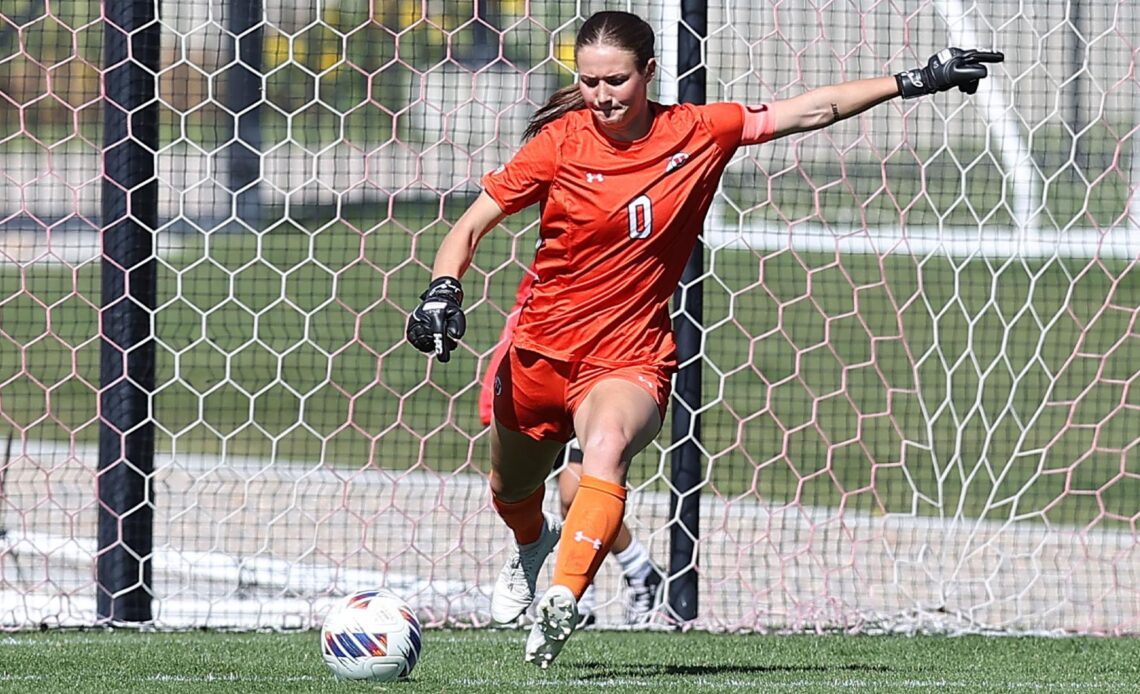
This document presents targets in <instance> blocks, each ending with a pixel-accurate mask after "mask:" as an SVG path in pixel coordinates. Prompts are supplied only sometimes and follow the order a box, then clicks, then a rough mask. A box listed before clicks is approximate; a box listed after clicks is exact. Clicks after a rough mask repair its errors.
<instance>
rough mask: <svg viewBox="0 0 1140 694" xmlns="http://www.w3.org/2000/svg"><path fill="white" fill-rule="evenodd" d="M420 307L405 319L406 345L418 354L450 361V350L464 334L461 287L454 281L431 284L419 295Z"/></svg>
mask: <svg viewBox="0 0 1140 694" xmlns="http://www.w3.org/2000/svg"><path fill="white" fill-rule="evenodd" d="M420 299H421V303H420V305H419V306H417V307H416V310H414V311H412V315H410V316H408V342H411V343H412V346H413V347H415V348H416V349H418V350H419V351H421V352H427V353H432V352H434V353H435V355H436V357H437V358H438V359H439V360H440V361H442V362H446V361H450V360H451V350H453V349H455V348H456V347H458V346H459V343H458V342H457V340H458V339H459V338H461V337H463V333H465V332H467V317H466V316H464V315H463V308H462V307H461V304H462V303H463V285H461V284H459V280H457V279H455V278H454V277H439V278H437V279H434V280H432V281H431V284H429V285H428V288H427V291H426V292H424V293H423V294H421V295H420Z"/></svg>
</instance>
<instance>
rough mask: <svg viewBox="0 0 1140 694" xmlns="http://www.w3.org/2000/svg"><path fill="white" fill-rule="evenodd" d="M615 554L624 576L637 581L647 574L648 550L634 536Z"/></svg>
mask: <svg viewBox="0 0 1140 694" xmlns="http://www.w3.org/2000/svg"><path fill="white" fill-rule="evenodd" d="M616 556H617V560H618V563H619V564H621V572H622V574H623V575H624V576H625V577H626V578H628V579H632V580H635V581H638V580H642V579H644V578H645V577H646V576H648V575H649V568H650V565H649V550H647V549H646V548H645V545H643V544H641V541H639V540H638V539H637V538H636V537H635V538H633V542H630V543H629V547H626V548H625V549H624V550H622V551H621V552H618V553H617V555H616Z"/></svg>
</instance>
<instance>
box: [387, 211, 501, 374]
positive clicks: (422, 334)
mask: <svg viewBox="0 0 1140 694" xmlns="http://www.w3.org/2000/svg"><path fill="white" fill-rule="evenodd" d="M504 216H505V215H504V214H503V211H502V209H500V208H499V204H498V203H496V202H495V200H494V199H493V198H492V197H491V196H490V195H487V194H486V193H481V194H480V195H479V197H478V198H476V200H475V202H474V203H472V205H471V207H469V208H467V211H466V212H464V213H463V216H462V217H460V218H459V221H457V222H456V223H455V226H453V227H452V228H451V231H449V232H448V233H447V236H445V237H444V239H443V242H442V243H441V244H440V246H439V251H437V252H436V256H435V262H434V264H433V265H432V273H431V276H432V280H431V284H429V285H428V288H427V290H426V291H424V293H423V294H421V295H420V305H419V306H417V307H416V309H415V310H414V311H412V313H411V315H410V316H408V327H407V333H406V334H407V338H408V342H410V343H412V346H413V347H415V348H416V349H418V350H420V351H421V352H426V353H429V354H431V353H434V354H435V355H436V358H437V359H439V360H440V361H441V362H446V361H449V360H450V359H451V350H453V349H455V348H456V347H457V346H458V345H459V339H460V338H461V337H463V334H464V333H465V332H466V331H467V317H466V316H465V315H464V313H463V285H462V284H461V283H460V282H459V278H460V277H462V276H463V273H464V272H466V271H467V268H468V267H470V265H471V261H472V259H474V257H475V248H476V247H477V246H478V245H479V240H480V239H482V238H483V236H484V235H486V233H487V232H488V231H490V230H491V229H493V228H494V227H495V225H496V224H498V223H499V222H500V221H502V219H503V217H504Z"/></svg>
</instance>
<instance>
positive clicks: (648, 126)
mask: <svg viewBox="0 0 1140 694" xmlns="http://www.w3.org/2000/svg"><path fill="white" fill-rule="evenodd" d="M653 44H654V34H653V29H652V27H650V26H649V25H648V24H647V23H646V22H645V21H643V20H642V19H640V18H639V17H637V16H636V15H633V14H629V13H626V12H599V13H597V14H594V15H592V16H590V18H589V19H587V20H586V22H585V23H584V24H583V25H582V27H581V29H580V30H579V32H578V35H577V38H576V40H575V45H574V51H575V58H576V61H577V70H578V80H577V82H576V83H575V84H572V85H569V86H567V87H564V88H562V89H560V90H558V91H557V92H555V93H554V94H553V95H552V96H551V98H550V100H549V101H548V102H547V103H546V105H544V106H543V107H542V108H540V109H539V110H538V111H537V112H536V113H535V114H534V115H533V116H532V118H531V121H530V124H529V126H528V128H527V130H526V132H525V133H524V139H526V140H527V141H526V142H525V144H523V146H522V147H521V148H520V149H519V151H518V152H517V153H516V154H515V156H514V157H513V158H512V159H511V160H510V161H509V162H508V163H507V164H506V165H505V166H502V167H500V168H499V169H496V170H495V171H493V172H491V173H489V174H487V175H486V176H484V177H483V181H482V182H483V188H484V190H483V192H482V193H481V194H480V195H479V197H478V198H477V199H476V200H475V202H474V203H472V205H471V207H470V208H468V210H467V211H466V212H465V213H464V214H463V216H462V217H460V219H459V220H458V221H457V222H456V223H455V226H454V227H452V229H451V231H450V232H449V233H448V234H447V236H446V237H445V238H444V240H443V242H442V243H441V244H440V248H439V250H438V252H437V254H436V258H435V262H434V265H433V268H432V280H431V283H430V284H429V286H428V288H427V291H425V292H424V294H423V295H422V303H421V304H420V305H419V306H418V307H417V308H416V309H415V310H414V311H413V312H412V314H411V316H410V317H409V320H408V326H407V336H408V340H409V341H410V342H411V343H412V344H413V345H414V346H415V347H416V348H417V349H419V350H421V351H424V352H431V353H434V354H435V355H436V356H437V358H438V359H439V360H440V361H447V360H448V359H449V358H450V353H451V350H453V349H455V347H456V346H457V340H459V339H460V338H461V337H462V336H463V333H464V330H465V328H466V319H465V318H464V315H463V309H462V308H461V306H462V303H463V289H462V286H461V285H460V278H461V277H462V276H463V273H464V272H465V271H466V270H467V267H468V266H469V265H470V263H471V261H472V258H473V256H474V254H475V249H476V246H477V245H478V243H479V240H480V239H481V238H482V237H483V235H484V234H486V233H487V232H488V231H490V230H491V229H493V228H494V227H495V226H496V225H497V224H498V223H499V222H500V221H501V220H502V219H503V217H504V216H506V215H509V214H513V213H515V212H518V211H519V210H522V209H523V208H526V207H528V206H530V205H533V204H536V203H537V204H538V205H539V206H540V210H541V220H540V235H541V239H542V240H541V244H540V246H539V248H538V251H537V253H536V256H535V260H534V263H533V265H532V269H533V270H534V272H535V275H536V277H535V281H534V286H533V288H532V292H531V295H530V298H529V300H528V301H527V302H526V303H525V305H524V306H523V307H522V311H521V312H520V314H519V320H518V325H517V327H516V328H515V333H514V336H513V337H512V341H511V345H510V347H509V348H508V350H507V353H506V355H505V356H504V358H503V360H502V362H501V363H500V365H499V369H498V371H497V373H496V376H495V381H494V390H495V393H494V396H495V397H494V415H495V421H494V426H493V427H492V429H491V476H490V484H491V495H492V504H493V505H494V507H495V509H496V511H497V512H498V513H499V515H500V517H501V518H502V519H503V521H504V522H505V523H506V525H507V527H508V528H509V529H510V530H511V532H512V533H513V535H514V540H515V546H514V548H513V551H512V556H511V557H510V559H509V560H508V561H507V564H506V566H505V567H504V568H503V572H502V574H501V575H500V577H499V580H498V582H497V583H496V585H495V590H494V593H493V595H492V598H491V611H492V615H493V616H495V618H496V619H499V620H500V621H513V620H514V619H515V618H517V617H518V616H519V615H521V614H522V613H523V611H525V610H526V609H527V607H528V606H529V605H530V603H531V601H532V600H533V598H534V595H535V592H536V588H535V585H536V581H537V578H538V573H539V570H540V568H541V566H542V564H543V561H544V560H545V558H546V556H547V555H548V554H549V553H551V551H552V550H553V548H554V546H555V545H556V544H559V537H561V540H562V542H561V543H560V545H559V548H558V556H557V558H556V560H555V564H554V576H553V580H552V584H551V586H550V587H549V589H547V590H546V591H545V593H544V594H543V595H542V597H541V598H540V599H539V600H538V603H537V607H536V609H537V615H538V617H537V620H536V622H535V624H534V626H533V627H532V628H531V631H530V633H529V634H528V636H527V640H526V646H525V651H524V659H525V660H526V661H528V662H532V663H535V664H536V665H538V666H540V667H543V668H545V667H547V666H548V665H549V664H550V663H551V662H552V661H553V660H554V659H555V658H556V657H557V656H558V654H559V652H561V650H562V648H563V647H564V645H565V644H566V641H567V639H568V637H569V636H570V635H571V633H573V631H574V629H575V627H576V626H577V622H578V600H579V599H580V598H581V597H582V594H583V593H584V592H585V590H586V587H587V586H589V585H590V583H591V582H592V580H593V577H594V574H595V573H596V572H597V570H598V566H599V565H600V564H601V562H602V560H603V559H604V557H605V556H606V554H607V553H608V552H609V551H610V547H611V546H612V545H613V543H614V540H615V538H616V537H617V534H618V532H619V530H620V528H621V525H622V518H623V515H624V510H625V494H626V492H625V479H626V473H627V470H628V467H629V463H630V460H631V459H632V458H633V456H635V455H636V454H637V453H638V452H640V451H641V450H642V449H643V448H645V447H646V446H647V445H649V443H650V442H651V441H653V439H654V438H655V437H656V436H657V433H658V431H659V430H660V428H661V425H662V422H663V421H664V415H665V408H666V405H667V403H668V400H669V394H670V382H671V378H672V375H673V372H674V370H675V368H676V364H677V362H676V357H675V355H674V342H673V335H672V331H671V327H670V322H669V310H668V305H669V299H670V297H671V296H672V294H673V291H674V289H675V288H676V286H677V282H678V280H679V279H680V277H681V271H682V269H683V268H684V266H685V262H686V260H687V259H688V257H689V254H690V252H691V251H692V249H693V246H694V245H695V244H696V242H697V236H698V234H700V232H701V228H702V225H703V222H704V218H705V215H706V213H707V212H708V209H709V205H710V204H711V202H712V199H713V196H714V194H715V192H716V189H717V185H718V182H719V180H720V177H721V174H722V172H723V171H724V168H725V166H726V165H727V164H728V162H729V160H730V159H731V158H732V156H733V154H734V153H735V152H736V150H737V149H738V148H739V147H741V146H746V145H755V144H760V143H763V142H767V141H769V140H773V139H776V138H780V137H784V136H787V135H791V134H794V133H799V132H804V131H809V130H816V129H819V128H824V127H827V126H828V125H831V124H832V123H835V122H837V121H840V120H843V119H846V118H850V117H851V116H854V115H856V114H859V113H862V112H863V111H866V110H867V109H869V108H871V107H873V106H875V105H877V104H881V103H883V102H885V101H888V100H890V99H893V98H896V97H898V96H902V97H903V98H914V97H920V96H923V95H927V94H934V93H936V92H943V91H948V90H951V89H958V90H959V91H961V92H964V93H966V94H972V93H974V92H975V91H976V90H977V88H978V84H979V81H980V80H982V79H983V78H985V77H986V76H987V67H986V64H987V63H997V62H1001V61H1002V59H1003V56H1002V54H1001V53H991V52H985V51H977V50H960V49H957V48H950V49H947V50H944V51H942V52H940V53H938V54H937V55H935V56H933V57H932V58H930V60H929V62H927V64H926V65H925V66H924V67H921V68H916V69H914V70H910V71H908V72H903V73H900V74H897V75H894V76H885V77H876V78H871V79H861V80H854V81H850V82H843V83H839V84H834V85H830V86H826V87H820V88H818V89H813V90H810V91H808V92H805V93H803V94H800V95H798V96H794V97H791V98H788V99H782V100H778V101H773V102H771V103H768V104H763V105H756V106H752V105H742V104H737V103H715V104H709V105H705V106H693V105H664V104H658V103H655V102H652V101H650V100H649V99H648V91H647V89H648V85H649V83H650V82H651V81H652V80H653V78H654V75H655V73H656V71H657V62H656V59H655V58H654V47H653ZM574 436H577V438H578V440H579V441H580V443H581V446H582V453H583V461H582V479H581V483H580V486H579V489H578V493H577V495H576V496H575V497H574V501H573V503H572V504H571V506H570V511H569V513H568V514H567V515H566V518H565V520H564V521H563V523H562V526H561V528H560V529H559V527H558V524H557V521H555V520H554V519H547V518H545V516H544V514H543V513H542V500H543V494H544V492H545V484H544V482H545V480H546V477H547V475H548V474H549V472H550V470H551V468H552V466H553V464H554V462H555V457H556V456H557V454H558V453H559V451H561V450H562V447H563V446H564V445H565V444H566V442H567V441H569V440H570V439H571V438H573V437H574ZM507 618H509V619H507Z"/></svg>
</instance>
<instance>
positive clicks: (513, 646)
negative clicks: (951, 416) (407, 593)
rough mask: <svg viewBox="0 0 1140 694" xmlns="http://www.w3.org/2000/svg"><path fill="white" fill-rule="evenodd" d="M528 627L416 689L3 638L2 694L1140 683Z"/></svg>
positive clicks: (96, 638)
mask: <svg viewBox="0 0 1140 694" xmlns="http://www.w3.org/2000/svg"><path fill="white" fill-rule="evenodd" d="M523 636H524V634H523V632H521V631H492V630H477V631H447V630H431V631H428V632H426V633H425V635H424V653H423V658H422V660H421V661H420V663H419V665H417V667H416V669H415V671H414V672H413V676H412V679H411V680H409V681H406V682H399V683H395V684H389V685H379V684H374V685H370V684H360V683H347V682H337V681H335V680H333V679H332V676H331V675H330V674H329V673H328V671H327V670H326V669H325V666H324V664H323V663H322V662H321V659H320V652H319V648H318V645H317V635H316V633H315V632H300V633H297V632H294V633H284V634H281V633H246V634H227V633H218V632H212V633H205V632H188V633H151V634H139V633H131V632H121V631H119V632H100V631H85V632H69V631H63V632H60V631H54V632H42V633H23V634H14V635H10V636H6V637H0V651H2V652H3V653H4V658H3V659H2V660H0V691H12V692H27V691H35V692H41V693H42V694H53V693H55V692H61V693H62V692H66V693H67V694H88V693H90V694H96V693H101V692H116V693H119V692H148V694H149V693H151V692H203V691H209V692H242V693H243V694H244V693H252V692H358V691H370V692H371V691H386V692H449V693H451V692H485V691H501V692H533V691H554V692H557V691H595V690H598V689H601V688H603V687H604V688H605V690H606V691H610V692H644V691H659V692H714V691H765V692H769V691H771V692H782V691H795V692H834V691H845V690H860V691H876V692H896V691H956V692H983V691H987V692H989V691H1011V690H1012V691H1021V690H1045V691H1053V690H1063V691H1073V690H1080V691H1086V690H1093V691H1111V692H1124V691H1135V690H1136V688H1137V687H1138V686H1140V665H1138V664H1137V663H1140V642H1137V641H1136V640H1135V639H1108V638H1105V639H1092V638H1072V639H1051V638H1037V637H1008V638H986V637H981V636H969V637H928V636H922V637H910V636H839V635H828V636H760V635H735V636H724V635H717V634H709V633H703V632H689V633H685V634H678V633H656V632H654V633H628V632H584V633H580V634H577V635H575V636H574V637H573V638H572V640H571V641H570V642H569V643H568V644H567V646H566V649H565V650H564V651H563V653H562V655H561V657H560V658H559V660H558V661H557V662H556V663H555V664H554V666H552V668H551V669H550V670H547V671H539V670H537V669H535V668H534V667H533V666H531V665H528V664H524V663H523V662H522V656H521V653H522V640H523Z"/></svg>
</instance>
